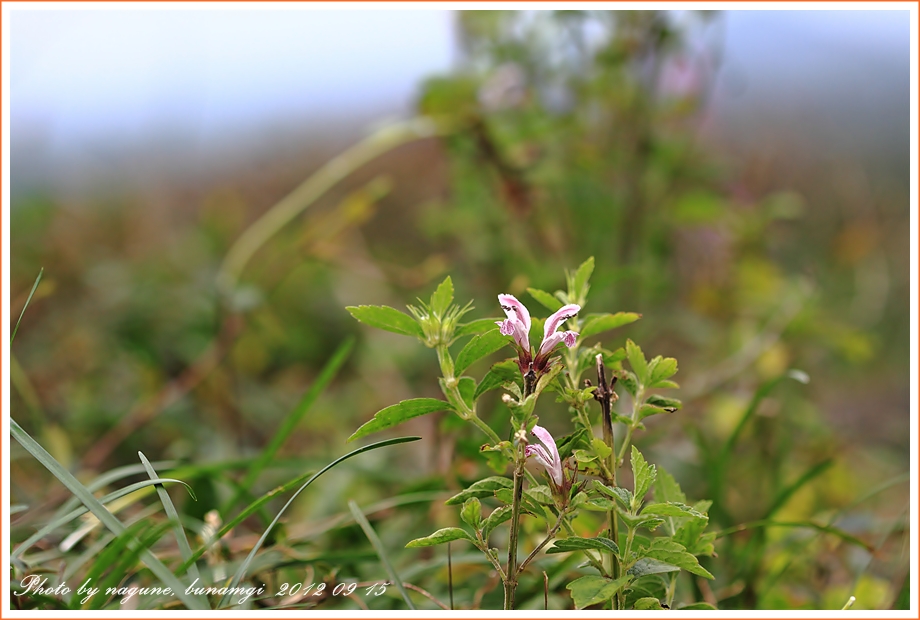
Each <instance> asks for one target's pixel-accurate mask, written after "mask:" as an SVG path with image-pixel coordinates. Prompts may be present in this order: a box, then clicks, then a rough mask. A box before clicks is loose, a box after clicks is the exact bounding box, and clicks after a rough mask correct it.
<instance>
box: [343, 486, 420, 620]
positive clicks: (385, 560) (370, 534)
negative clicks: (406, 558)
mask: <svg viewBox="0 0 920 620" xmlns="http://www.w3.org/2000/svg"><path fill="white" fill-rule="evenodd" d="M348 509H349V510H350V511H351V515H352V516H353V517H354V519H355V522H356V523H357V524H358V525H359V526H360V527H361V529H362V530H364V535H365V536H367V539H368V540H369V541H370V543H371V546H372V547H373V548H374V551H375V552H376V553H377V557H378V558H379V559H380V563H381V564H383V568H384V570H386V572H387V575H389V577H390V582H391V583H395V584H396V589H397V590H399V593H400V594H401V595H402V598H403V600H404V601H405V602H406V606H407V607H409V609H412V610H414V609H415V605H413V604H412V599H411V598H409V593H408V592H406V587H405V586H404V585H403V580H402V579H400V578H399V574H398V573H397V572H396V569H395V568H394V567H393V564H392V562H390V558H389V557H387V554H386V550H385V549H384V547H383V543H382V542H381V541H380V537H379V536H377V532H375V531H374V528H373V527H371V524H370V522H369V521H368V520H367V517H365V516H364V513H363V512H361V508H359V507H358V504H356V503H355V501H354V500H351V499H350V500H348Z"/></svg>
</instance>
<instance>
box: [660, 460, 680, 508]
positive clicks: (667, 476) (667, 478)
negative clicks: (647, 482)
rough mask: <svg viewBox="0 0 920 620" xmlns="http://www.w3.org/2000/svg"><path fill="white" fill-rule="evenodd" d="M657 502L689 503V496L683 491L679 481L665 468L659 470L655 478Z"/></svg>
mask: <svg viewBox="0 0 920 620" xmlns="http://www.w3.org/2000/svg"><path fill="white" fill-rule="evenodd" d="M655 501H657V502H680V503H681V504H686V503H687V496H686V495H684V492H683V491H681V489H680V485H679V484H677V480H675V479H674V476H672V475H671V473H670V472H669V471H667V470H666V469H665V468H664V467H659V468H658V475H657V476H656V478H655Z"/></svg>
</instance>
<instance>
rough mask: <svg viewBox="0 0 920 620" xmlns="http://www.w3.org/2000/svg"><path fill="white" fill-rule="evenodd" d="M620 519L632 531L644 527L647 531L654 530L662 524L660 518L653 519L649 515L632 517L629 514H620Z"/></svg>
mask: <svg viewBox="0 0 920 620" xmlns="http://www.w3.org/2000/svg"><path fill="white" fill-rule="evenodd" d="M620 518H621V519H623V521H624V522H625V523H626V524H627V525H628V526H629V527H631V528H633V529H639V528H640V527H644V528H648V529H649V530H654V529H655V528H657V527H658V526H660V525H661V524H663V523H664V519H662V518H661V517H654V516H649V515H632V514H629V513H621V514H620Z"/></svg>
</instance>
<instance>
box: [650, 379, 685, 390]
mask: <svg viewBox="0 0 920 620" xmlns="http://www.w3.org/2000/svg"><path fill="white" fill-rule="evenodd" d="M648 387H650V388H658V389H662V390H676V389H678V388H679V387H680V385H678V384H677V383H674V382H673V381H669V380H667V379H666V380H664V381H656V382H655V383H653V384H651V385H650V386H648Z"/></svg>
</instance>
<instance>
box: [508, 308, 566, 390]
mask: <svg viewBox="0 0 920 620" xmlns="http://www.w3.org/2000/svg"><path fill="white" fill-rule="evenodd" d="M498 303H499V304H501V307H502V310H504V311H505V316H507V317H508V318H507V319H505V320H504V321H496V324H497V325H498V326H499V328H500V330H501V333H502V334H504V335H505V336H511V337H512V339H513V340H514V346H515V348H516V349H517V352H518V366H519V367H520V369H521V373H522V374H524V375H527V374H528V373H529V372H531V371H533V372H534V373H535V374H537V375H539V374H540V373H542V372H543V371H544V370H546V367H547V365H548V364H549V356H550V354H551V353H552V352H553V349H555V348H556V345H558V344H559V343H560V342H564V343H565V346H567V347H569V348H571V347H574V346H575V339H576V338H578V332H573V331H564V332H559V331H557V330H558V329H559V326H560V325H562V323H564V322H565V321H566V320H568V319H571V318H572V317H574V316H575V315H576V314H578V311H579V310H581V306H579V305H578V304H567V305H565V306H563V307H561V308H559V310H557V311H556V312H554V313H553V314H552V316H550V317H549V318H548V319H546V323H545V324H544V325H543V341H542V342H541V343H540V347H539V348H538V349H537V353H536V355H534V353H533V349H531V346H530V312H528V311H527V307H526V306H524V304H522V303H521V302H519V301H518V300H517V299H516V298H515V297H514V295H504V294H503V295H499V296H498Z"/></svg>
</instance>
